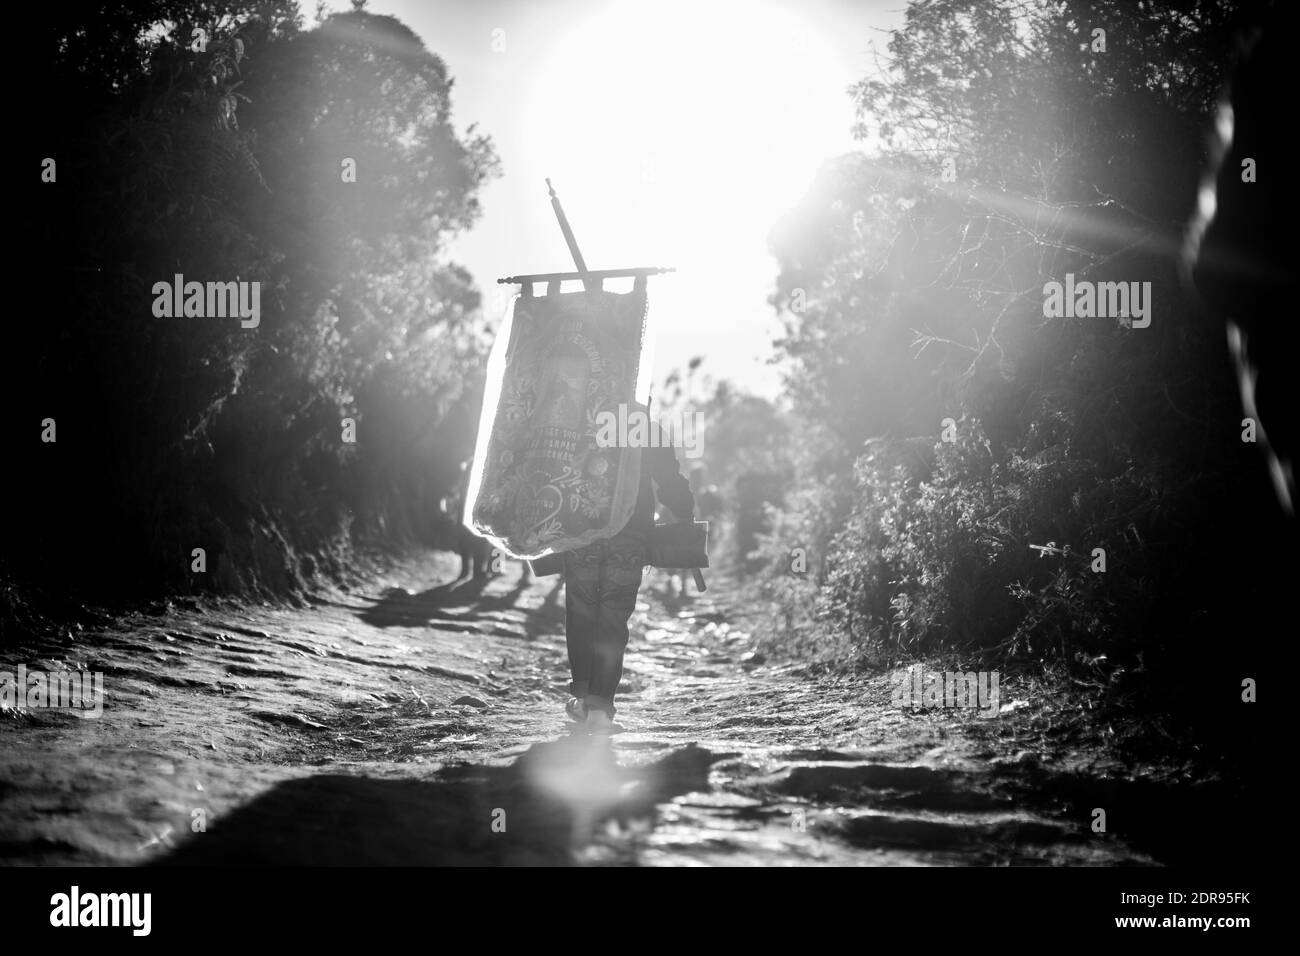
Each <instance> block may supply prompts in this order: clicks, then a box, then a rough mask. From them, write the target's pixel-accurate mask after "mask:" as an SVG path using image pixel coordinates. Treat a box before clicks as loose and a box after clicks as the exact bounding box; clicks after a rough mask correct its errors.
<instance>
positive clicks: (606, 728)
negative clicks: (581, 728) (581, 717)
mask: <svg viewBox="0 0 1300 956" xmlns="http://www.w3.org/2000/svg"><path fill="white" fill-rule="evenodd" d="M626 729H627V728H626V727H624V726H623V725H622V724H616V723H614V721H613V720H612V719H611V718H610V716H609V714H607V713H605V712H604V711H603V710H589V711H587V730H588V731H589V732H590V733H593V734H617V733H622V732H623V731H624V730H626Z"/></svg>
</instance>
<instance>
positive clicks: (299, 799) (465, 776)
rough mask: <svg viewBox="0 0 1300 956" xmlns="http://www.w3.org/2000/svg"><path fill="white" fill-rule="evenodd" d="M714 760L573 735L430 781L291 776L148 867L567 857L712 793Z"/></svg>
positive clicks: (509, 861)
mask: <svg viewBox="0 0 1300 956" xmlns="http://www.w3.org/2000/svg"><path fill="white" fill-rule="evenodd" d="M717 759H719V757H718V756H716V755H714V754H712V753H710V752H709V751H708V750H705V749H703V748H701V747H697V746H694V745H691V746H687V747H684V748H681V749H679V750H676V751H674V752H672V753H670V754H668V755H667V756H665V757H664V758H662V759H660V760H659V761H657V762H656V763H653V764H650V765H647V766H644V767H640V768H636V769H630V768H625V767H621V766H619V764H618V763H617V762H616V761H615V759H614V754H613V751H612V749H611V747H610V742H609V740H608V739H607V738H598V737H588V736H585V735H582V736H579V735H573V736H564V737H561V738H560V739H558V740H555V741H551V742H548V743H538V744H534V745H533V746H532V747H530V748H529V750H528V751H527V752H526V753H525V754H524V755H523V756H521V757H520V758H519V759H518V760H517V761H515V762H514V763H513V764H511V765H509V766H504V767H492V766H474V765H465V766H461V767H457V768H451V769H448V770H444V771H443V772H442V773H440V774H439V775H438V777H436V778H435V779H431V780H393V779H376V778H372V777H362V776H348V775H344V774H324V775H319V776H315V777H308V778H304V779H299V780H290V781H285V782H283V783H280V784H277V785H276V786H274V787H272V788H271V789H270V790H268V791H267V792H265V793H264V794H262V795H261V796H259V797H258V798H257V799H255V800H253V801H252V802H251V803H249V804H247V805H246V806H244V807H241V808H240V809H239V810H236V811H235V812H233V813H231V814H230V815H229V816H227V817H225V818H223V819H221V820H219V821H217V822H216V823H215V824H214V825H213V827H212V829H210V830H209V831H208V832H206V833H199V834H194V835H192V836H191V837H190V839H189V842H188V843H186V844H184V845H183V846H181V847H180V848H178V849H177V850H176V851H174V852H173V853H171V854H169V855H168V856H166V857H164V858H162V859H161V860H159V861H158V862H157V864H156V865H158V866H345V865H346V866H427V865H466V866H470V865H472V866H500V865H516V866H518V865H525V866H527V865H564V864H569V863H572V862H575V860H574V851H575V850H577V849H580V848H581V847H583V846H586V845H587V844H588V843H590V842H591V839H592V836H593V834H594V833H595V832H596V830H597V827H598V826H601V827H603V826H604V825H605V824H606V823H607V822H608V821H610V820H618V821H619V822H620V823H623V824H627V823H628V822H630V821H631V820H634V819H639V818H645V817H648V816H650V815H651V814H652V811H653V808H654V806H655V804H657V803H660V802H663V801H665V800H669V799H671V798H673V797H674V796H677V795H679V794H684V793H691V792H695V791H705V790H708V789H709V782H708V775H709V766H710V765H711V764H712V763H713V762H714V761H716V760H717ZM629 862H630V861H629Z"/></svg>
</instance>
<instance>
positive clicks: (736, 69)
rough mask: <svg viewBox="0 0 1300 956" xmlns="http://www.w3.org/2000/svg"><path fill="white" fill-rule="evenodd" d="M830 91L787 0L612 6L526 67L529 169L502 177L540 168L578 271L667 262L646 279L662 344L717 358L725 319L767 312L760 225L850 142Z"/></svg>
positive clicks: (834, 86) (767, 262) (828, 63)
mask: <svg viewBox="0 0 1300 956" xmlns="http://www.w3.org/2000/svg"><path fill="white" fill-rule="evenodd" d="M846 85H847V84H846V81H845V79H844V78H843V76H842V75H841V71H840V64H839V62H838V59H837V56H836V54H835V52H834V51H833V50H832V49H831V47H830V46H829V45H828V44H827V42H826V41H825V39H823V38H822V37H821V36H820V35H819V32H818V25H817V24H816V23H815V22H812V21H809V20H808V19H806V18H805V17H803V16H801V14H800V13H799V11H798V9H797V8H795V7H792V6H790V5H788V4H776V3H768V2H763V0H757V2H755V0H746V2H743V3H742V2H739V0H708V2H693V3H683V2H675V0H668V2H660V0H656V2H653V3H651V2H637V0H615V2H613V3H611V4H609V5H607V6H605V7H602V8H599V9H598V10H596V11H595V12H593V13H592V14H591V15H590V16H589V17H587V18H585V19H583V20H580V21H576V22H574V23H572V24H571V25H568V26H567V28H566V29H565V30H564V32H563V34H562V38H561V39H560V40H558V42H557V43H556V44H555V45H554V46H553V47H552V48H551V49H550V50H549V52H548V55H547V56H546V57H545V58H544V60H543V61H542V62H541V63H539V64H538V69H537V73H536V82H535V83H534V84H533V85H532V86H531V88H530V89H529V90H528V91H527V95H526V97H524V100H525V103H524V104H521V105H523V106H524V108H523V109H522V114H523V116H524V117H526V119H525V122H526V123H527V124H528V138H529V142H530V144H531V146H532V148H531V150H530V155H529V162H531V163H534V164H535V166H534V168H532V169H529V170H525V169H517V170H514V171H512V172H514V173H518V174H521V175H525V176H530V177H532V178H534V179H536V180H537V181H538V182H540V181H541V178H542V177H544V176H552V177H554V178H555V180H556V183H557V186H558V187H559V188H560V190H561V194H562V196H563V199H564V203H565V207H566V209H567V210H568V212H569V214H570V218H571V219H572V220H573V223H574V226H575V228H576V229H577V231H578V240H579V242H580V244H581V245H582V249H583V253H584V254H585V256H586V259H587V262H588V265H589V266H591V267H592V268H611V267H622V266H635V265H671V266H676V267H677V268H678V270H679V274H678V275H677V276H675V277H671V278H665V279H660V280H656V281H655V283H654V287H653V288H652V295H653V296H654V297H655V300H656V305H655V306H653V307H652V311H654V312H656V313H657V325H658V333H657V334H658V338H659V341H660V343H661V344H663V345H667V346H670V349H669V351H670V352H672V353H674V354H680V350H679V348H673V347H671V346H673V345H677V346H680V345H682V344H683V343H682V342H681V341H680V340H679V341H677V342H674V339H676V338H678V337H680V336H694V337H699V339H700V347H699V349H698V351H700V352H705V353H707V352H713V353H715V354H716V353H717V352H718V351H720V350H721V351H723V352H725V351H726V348H727V342H728V340H729V339H731V340H732V341H733V342H734V333H735V330H736V328H737V325H738V324H741V323H745V324H752V323H754V322H760V323H761V322H766V321H771V316H770V314H769V312H770V310H768V309H767V308H766V307H765V306H764V305H763V296H764V294H765V292H766V290H767V288H768V287H769V286H770V285H771V282H772V279H773V277H774V275H775V266H774V263H773V261H772V260H771V259H770V257H769V256H768V254H767V235H768V232H769V231H770V229H771V227H772V225H773V223H774V222H775V221H776V220H777V218H778V217H779V216H780V215H781V213H782V212H784V211H785V210H786V209H787V208H789V207H790V206H791V205H792V204H793V203H794V202H795V201H796V200H797V199H798V197H799V196H800V194H801V193H802V192H803V190H804V189H806V188H807V185H808V183H809V182H810V180H811V177H812V175H813V173H814V172H815V170H816V168H817V165H818V163H819V162H820V161H821V160H823V159H824V158H826V157H827V156H829V155H833V154H835V153H837V152H842V151H844V150H845V149H848V148H850V147H851V145H852V144H851V141H850V139H849V134H848V129H849V125H850V120H851V115H850V107H849V103H848V99H847V96H846V95H845V94H844V92H843V91H844V88H845V86H846ZM738 289H743V290H744V292H745V294H744V295H742V296H739V297H738V296H737V295H736V292H737V290H738ZM751 340H752V337H751Z"/></svg>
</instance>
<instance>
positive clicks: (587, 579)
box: [564, 447, 695, 732]
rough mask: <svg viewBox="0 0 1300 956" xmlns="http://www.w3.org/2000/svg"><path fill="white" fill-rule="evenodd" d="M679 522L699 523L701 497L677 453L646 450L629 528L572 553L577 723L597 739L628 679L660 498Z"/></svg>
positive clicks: (568, 589) (569, 590)
mask: <svg viewBox="0 0 1300 956" xmlns="http://www.w3.org/2000/svg"><path fill="white" fill-rule="evenodd" d="M656 491H657V492H658V498H659V501H660V502H662V503H663V505H664V506H665V507H666V508H667V509H668V510H669V511H671V512H672V515H673V517H674V518H675V519H676V520H678V521H691V520H694V517H695V497H694V496H693V495H692V494H691V486H690V483H689V482H688V481H687V480H686V477H685V476H684V475H683V474H682V472H681V468H680V467H679V466H678V464H677V456H676V455H675V454H674V453H673V450H672V448H671V447H662V448H643V449H642V450H641V483H640V487H639V489H638V491H637V499H636V507H635V509H634V510H633V512H632V517H631V518H630V519H629V520H628V523H627V525H626V526H625V527H624V528H623V530H622V531H620V532H619V533H618V534H616V535H614V536H613V537H612V538H604V539H602V540H600V541H596V542H594V543H592V544H589V545H587V546H586V547H584V548H579V549H578V550H576V551H569V552H566V553H565V554H564V582H565V599H564V631H565V642H566V643H567V645H568V649H569V670H570V673H571V675H572V677H573V680H572V682H571V683H570V684H569V692H570V694H572V695H573V696H572V697H570V698H569V702H568V705H567V706H566V707H565V710H566V712H567V713H568V715H569V717H570V718H572V719H573V720H575V721H577V722H579V723H581V724H584V725H586V727H587V728H589V729H590V730H592V731H594V732H602V731H606V732H607V731H609V730H617V729H621V728H619V727H618V726H617V725H616V724H614V694H615V692H616V691H617V690H618V684H619V681H620V680H621V679H622V677H623V654H624V651H626V649H627V639H628V630H627V624H628V619H629V618H631V616H632V611H633V609H634V608H635V607H636V595H637V591H638V590H639V589H640V587H641V573H642V571H643V569H644V567H645V564H646V560H647V557H648V549H649V543H650V532H651V529H652V528H653V527H654V519H655V493H656Z"/></svg>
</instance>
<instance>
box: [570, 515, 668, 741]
mask: <svg viewBox="0 0 1300 956" xmlns="http://www.w3.org/2000/svg"><path fill="white" fill-rule="evenodd" d="M648 544H649V542H648V538H647V535H646V533H645V532H644V531H641V530H639V529H635V528H625V529H624V530H623V531H620V532H619V533H618V534H616V535H614V537H612V538H605V539H603V540H601V541H597V542H595V543H593V544H589V545H587V546H586V547H585V548H579V549H578V550H576V551H569V552H566V553H565V555H564V588H565V598H564V635H565V642H566V644H567V645H568V649H569V671H570V673H571V674H572V676H573V681H572V682H571V683H570V684H569V692H570V693H571V694H573V696H574V697H577V698H578V699H580V700H582V701H583V702H584V703H585V704H586V705H587V709H588V710H603V711H605V712H606V713H608V714H609V716H610V717H611V718H612V717H613V716H614V693H615V691H617V690H618V682H619V680H621V679H622V676H623V653H624V652H625V651H626V650H627V638H628V632H627V623H628V619H629V618H631V616H632V611H633V610H634V609H635V608H636V595H637V591H638V590H639V589H640V587H641V572H642V570H643V569H644V567H645V562H646V557H647V549H648Z"/></svg>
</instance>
